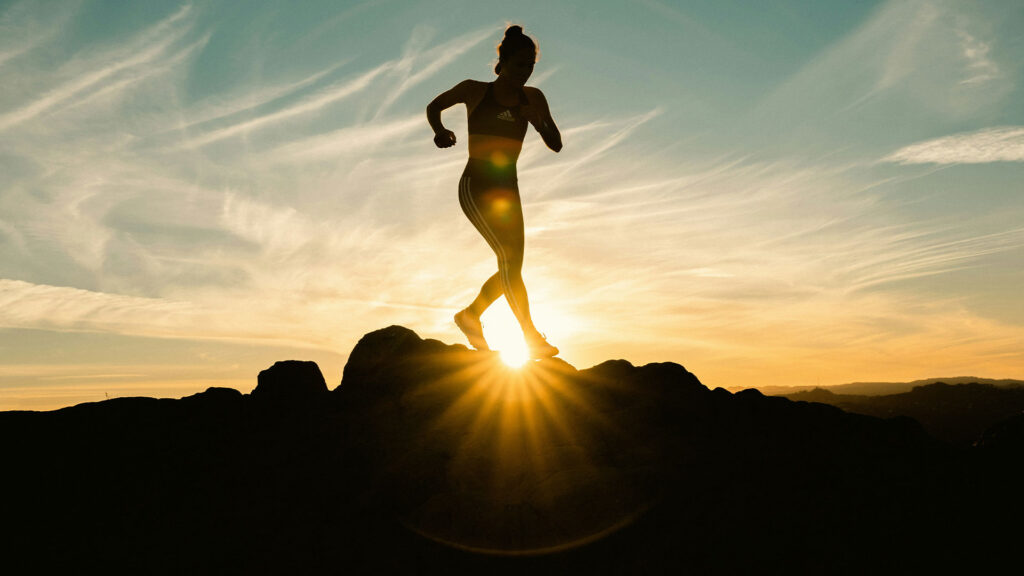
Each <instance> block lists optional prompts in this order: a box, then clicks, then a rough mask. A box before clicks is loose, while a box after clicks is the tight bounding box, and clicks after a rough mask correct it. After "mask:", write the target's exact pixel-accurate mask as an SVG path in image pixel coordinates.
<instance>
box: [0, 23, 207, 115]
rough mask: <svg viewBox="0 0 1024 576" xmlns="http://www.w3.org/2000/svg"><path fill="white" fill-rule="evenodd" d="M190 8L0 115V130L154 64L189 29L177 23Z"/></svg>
mask: <svg viewBox="0 0 1024 576" xmlns="http://www.w3.org/2000/svg"><path fill="white" fill-rule="evenodd" d="M190 11H191V6H189V5H187V4H186V5H184V6H182V8H181V9H179V10H178V11H177V12H176V13H174V14H173V15H171V16H169V17H168V18H166V19H164V20H163V21H161V22H159V23H158V24H156V25H154V26H152V27H151V28H149V29H148V30H146V31H144V32H143V33H141V34H139V35H138V37H137V38H136V39H135V40H134V41H132V42H130V43H128V44H127V45H126V46H124V47H123V48H119V49H118V50H116V51H114V52H112V53H110V54H105V55H103V56H101V57H100V58H99V59H98V61H97V62H95V63H94V64H91V65H89V66H88V69H86V70H84V71H82V72H81V73H78V74H76V75H75V76H74V77H73V78H71V79H70V80H68V81H67V82H65V83H63V84H61V85H59V86H56V87H54V88H53V89H51V90H49V91H48V92H47V93H46V94H44V95H41V96H39V97H37V98H35V99H34V100H33V101H32V102H31V103H29V104H26V105H24V106H22V107H21V108H19V109H17V110H14V111H11V112H8V113H7V114H3V115H0V131H3V130H5V129H8V128H10V127H11V126H14V125H17V124H20V123H22V122H26V121H28V120H31V119H33V118H35V117H37V116H39V115H40V114H42V113H44V112H48V111H51V110H52V109H54V108H57V107H59V106H60V105H61V104H65V103H67V102H68V101H69V100H71V99H72V98H74V97H75V96H78V95H80V94H82V93H83V92H84V91H86V90H89V89H93V88H97V87H98V86H101V82H103V81H105V80H108V79H110V78H111V77H113V76H115V75H116V74H118V73H119V72H122V71H125V70H129V69H132V68H135V67H140V66H144V65H147V64H149V63H151V62H152V61H153V60H154V59H155V58H157V57H159V56H160V55H162V54H163V53H164V52H165V51H166V50H167V49H168V48H169V47H170V46H172V45H173V44H174V43H175V42H177V41H178V40H179V39H181V38H182V37H183V36H184V35H185V33H186V32H188V29H187V28H175V27H174V24H175V23H177V22H179V21H182V20H183V19H185V18H186V17H187V16H188V14H189V12H190ZM100 89H101V90H102V89H103V88H102V87H100Z"/></svg>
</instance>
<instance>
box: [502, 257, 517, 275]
mask: <svg viewBox="0 0 1024 576" xmlns="http://www.w3.org/2000/svg"><path fill="white" fill-rule="evenodd" d="M498 271H499V272H501V273H502V274H505V275H506V276H508V277H509V278H518V277H519V276H520V275H521V274H522V272H523V259H522V258H515V257H513V258H498Z"/></svg>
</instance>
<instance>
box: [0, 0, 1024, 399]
mask: <svg viewBox="0 0 1024 576" xmlns="http://www.w3.org/2000/svg"><path fill="white" fill-rule="evenodd" d="M510 23H516V24H521V25H523V27H524V29H525V32H526V33H527V34H528V35H531V36H533V37H534V38H535V39H536V40H537V41H538V44H539V46H540V60H539V62H538V63H537V66H536V70H535V72H534V76H533V78H532V79H531V81H530V84H531V85H534V86H537V87H539V88H541V89H542V90H543V91H544V93H545V94H546V95H547V99H548V102H549V103H550V105H551V110H552V114H553V116H554V118H555V120H556V122H557V123H558V125H559V127H560V129H561V131H562V135H563V140H564V144H565V147H564V149H563V150H562V152H561V153H559V154H554V153H552V152H550V151H549V150H548V149H546V148H545V147H544V146H543V143H542V142H541V140H540V137H539V136H538V135H537V134H536V133H535V132H533V131H532V130H531V132H530V133H529V134H528V135H527V138H526V142H525V145H524V152H523V155H522V157H521V158H520V162H519V184H520V190H521V193H522V197H523V204H524V211H525V218H526V227H527V229H526V234H527V240H526V257H525V266H524V272H523V274H524V278H525V280H526V285H527V287H528V289H529V293H530V298H531V305H532V308H533V310H534V318H535V320H536V322H537V325H538V327H539V328H540V329H541V331H543V332H545V333H546V334H547V335H548V337H549V340H551V342H553V343H554V344H556V345H557V346H558V347H559V348H561V349H562V354H561V357H562V358H564V359H565V360H566V361H568V362H570V363H571V364H573V365H574V366H576V367H577V368H581V369H582V368H586V367H589V366H592V365H594V364H597V363H599V362H601V361H603V360H606V359H611V358H625V359H627V360H630V361H631V362H633V363H634V364H645V363H648V362H656V361H672V362H677V363H679V364H682V365H684V366H685V367H686V368H687V369H689V370H690V371H691V372H693V373H694V374H696V375H697V376H698V377H699V378H700V380H701V381H702V382H703V383H704V384H705V385H707V386H709V387H715V386H723V387H727V386H759V385H814V384H821V385H829V384H840V383H845V382H852V381H880V380H881V381H906V380H914V379H919V378H927V377H934V376H961V375H974V376H982V377H992V378H1024V300H1022V294H1024V288H1022V286H1024V35H1022V34H1021V30H1024V3H1022V2H1020V1H1019V0H1008V1H1005V2H995V1H993V2H973V1H969V0H964V1H955V2H954V1H948V2H946V1H935V0H920V1H918V0H895V1H891V2H868V1H865V2H849V1H845V0H843V1H834V2H825V1H819V0H806V1H800V2H796V1H793V2H753V1H748V2H732V1H727V0H725V1H723V0H713V1H712V0H707V1H697V2H683V1H679V2H669V1H660V0H634V1H608V2H597V1H592V0H587V1H583V0H579V1H574V2H568V1H567V2H551V1H536V2H486V1H473V2H454V1H431V2H403V1H397V0H396V1H386V0H383V1H369V2H351V3H345V2H337V1H333V0H330V1H328V0H324V1H320V2H309V1H304V2H301V3H295V2H286V1H283V0H282V1H278V2H274V1H265V2H227V1H222V2H212V1H195V2H190V3H174V2H86V1H83V2H73V1H68V2H32V1H24V2H14V3H11V2H4V3H0V410H10V409H52V408H57V407H61V406H66V405H71V404H75V403H78V402H85V401H93V400H102V399H104V398H106V397H115V396H140V395H141V396H166V397H180V396H184V395H188V394H193V393H195V392H198V391H202V390H204V389H205V388H207V387H209V386H231V387H235V388H238V389H239V390H241V391H243V392H249V391H250V390H251V389H252V388H253V387H254V386H255V384H256V375H257V373H258V372H259V371H260V370H262V369H264V368H267V367H268V366H270V365H271V364H273V362H274V361H276V360H286V359H301V360H314V361H316V362H317V363H318V364H319V365H320V367H321V369H322V370H323V372H324V375H325V377H326V379H327V382H328V386H329V387H331V388H333V387H335V386H336V385H337V384H338V382H339V381H340V379H341V373H342V368H343V366H344V363H345V360H346V358H347V354H348V352H349V351H350V350H351V349H352V347H353V346H354V345H355V344H356V342H357V341H358V339H359V338H360V337H361V336H362V335H363V334H365V333H367V332H370V331H372V330H375V329H378V328H382V327H385V326H388V325H391V324H401V325H403V326H406V327H409V328H411V329H413V330H415V331H416V332H417V333H418V334H419V335H420V336H422V337H425V338H427V337H429V338H436V339H440V340H443V341H445V342H449V343H454V342H464V340H463V339H462V336H461V334H460V333H459V332H458V330H457V329H456V327H455V326H454V324H453V323H452V322H451V317H452V314H454V313H455V312H456V311H457V310H459V309H460V308H462V307H463V306H465V305H466V304H468V303H469V301H470V300H471V299H472V298H473V296H474V295H475V294H476V291H477V290H478V289H479V286H480V283H481V282H482V281H483V280H485V279H486V278H487V277H488V276H489V275H490V274H491V273H493V272H494V270H495V259H494V256H493V255H492V253H491V252H490V249H489V248H488V247H487V245H486V244H485V243H484V241H483V240H482V239H481V237H480V236H479V235H478V234H477V232H476V231H475V230H474V228H473V227H472V225H471V224H470V223H469V221H468V220H467V219H466V218H465V216H464V215H463V213H462V211H461V209H460V208H459V203H458V196H457V185H458V180H459V176H460V174H461V171H462V167H463V166H464V164H465V162H466V147H465V131H466V120H465V109H464V108H462V107H459V108H453V109H450V110H448V111H446V112H445V113H444V115H443V117H442V118H443V121H444V122H445V124H446V125H447V126H448V127H449V128H450V129H452V130H454V131H455V132H456V134H458V137H459V139H460V140H459V143H458V144H457V145H456V146H455V147H453V148H450V149H446V150H440V149H437V148H435V147H434V145H433V143H432V141H431V139H432V132H431V130H430V127H429V126H428V124H427V122H426V118H425V114H424V108H425V106H426V104H427V103H428V102H429V101H430V100H431V99H432V98H433V97H434V96H435V95H437V94H438V93H440V92H442V91H444V90H446V89H448V88H450V87H451V86H453V85H454V84H456V83H457V82H459V81H461V80H463V79H465V78H474V79H477V80H491V79H493V77H494V75H493V72H492V68H493V65H494V62H495V50H494V48H495V46H496V44H497V43H498V42H499V41H500V39H501V36H502V32H503V29H504V27H505V26H506V25H507V24H510ZM484 323H485V329H486V330H488V335H489V336H492V335H493V336H494V337H495V338H497V337H498V334H499V333H500V332H501V331H503V330H509V329H510V327H511V313H510V312H509V311H508V308H507V305H506V304H505V303H504V300H499V301H498V302H497V303H496V306H495V307H494V308H492V310H491V311H489V312H488V314H487V315H485V317H484Z"/></svg>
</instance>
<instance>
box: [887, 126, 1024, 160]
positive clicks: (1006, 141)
mask: <svg viewBox="0 0 1024 576" xmlns="http://www.w3.org/2000/svg"><path fill="white" fill-rule="evenodd" d="M883 161H885V162H895V163H899V164H984V163H988V162H1024V126H1001V127H998V128H987V129H985V130H980V131H978V132H968V133H963V134H953V135H951V136H943V137H942V138H935V139H932V140H926V141H924V142H918V143H917V144H911V145H910V146H905V147H903V148H900V149H899V150H897V151H895V152H893V153H892V154H890V155H888V156H886V157H885V158H884V159H883Z"/></svg>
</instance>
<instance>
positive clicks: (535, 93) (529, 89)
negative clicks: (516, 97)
mask: <svg viewBox="0 0 1024 576" xmlns="http://www.w3.org/2000/svg"><path fill="white" fill-rule="evenodd" d="M523 91H524V92H526V95H527V96H529V97H530V98H535V97H536V98H539V99H540V100H544V93H543V92H541V91H540V88H534V87H533V86H523Z"/></svg>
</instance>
